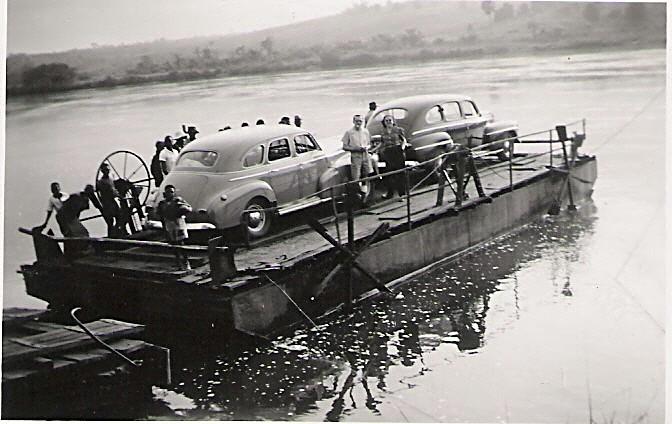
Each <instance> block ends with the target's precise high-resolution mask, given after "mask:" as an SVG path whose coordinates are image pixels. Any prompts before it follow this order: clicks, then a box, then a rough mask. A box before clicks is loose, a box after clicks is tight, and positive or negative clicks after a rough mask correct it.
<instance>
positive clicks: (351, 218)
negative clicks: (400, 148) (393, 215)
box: [345, 182, 359, 310]
mask: <svg viewBox="0 0 672 424" xmlns="http://www.w3.org/2000/svg"><path fill="white" fill-rule="evenodd" d="M345 190H346V199H345V208H346V213H347V217H348V249H350V251H353V252H354V250H355V215H354V211H353V208H354V203H355V197H356V196H357V191H359V184H358V183H353V182H349V183H347V184H346V186H345ZM352 283H353V275H352V268H350V269H349V270H348V297H347V299H346V307H347V309H348V310H351V309H352V298H353V288H352Z"/></svg>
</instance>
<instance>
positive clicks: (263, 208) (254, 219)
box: [243, 197, 272, 238]
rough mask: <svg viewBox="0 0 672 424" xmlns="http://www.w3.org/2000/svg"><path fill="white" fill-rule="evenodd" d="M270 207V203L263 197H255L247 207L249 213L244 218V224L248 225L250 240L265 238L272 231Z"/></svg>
mask: <svg viewBox="0 0 672 424" xmlns="http://www.w3.org/2000/svg"><path fill="white" fill-rule="evenodd" d="M270 206H271V205H270V203H269V202H268V201H267V200H266V199H264V198H262V197H255V198H254V199H252V200H250V201H249V202H248V203H247V206H245V210H246V211H248V212H247V213H246V214H245V215H246V216H245V215H244V216H243V222H245V223H246V229H247V234H248V235H249V237H250V238H259V237H263V236H265V235H266V234H268V232H269V231H270V229H271V221H272V213H271V211H269V210H268V209H269V208H270Z"/></svg>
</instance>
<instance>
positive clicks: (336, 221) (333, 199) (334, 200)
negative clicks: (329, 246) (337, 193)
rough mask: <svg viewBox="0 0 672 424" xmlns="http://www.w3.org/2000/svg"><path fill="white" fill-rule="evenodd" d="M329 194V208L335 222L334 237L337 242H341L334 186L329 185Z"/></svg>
mask: <svg viewBox="0 0 672 424" xmlns="http://www.w3.org/2000/svg"><path fill="white" fill-rule="evenodd" d="M329 195H330V196H331V209H332V212H333V213H334V218H335V224H336V238H337V239H338V242H339V243H343V240H341V226H340V225H339V221H338V209H337V208H336V198H335V197H334V188H333V187H331V189H330V190H329Z"/></svg>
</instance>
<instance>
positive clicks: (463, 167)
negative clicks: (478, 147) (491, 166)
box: [452, 150, 485, 206]
mask: <svg viewBox="0 0 672 424" xmlns="http://www.w3.org/2000/svg"><path fill="white" fill-rule="evenodd" d="M452 168H453V172H454V173H455V180H456V182H457V195H456V196H455V197H456V198H455V205H456V206H460V205H461V204H462V200H464V189H465V175H469V176H471V177H472V178H473V179H474V185H475V186H476V191H477V192H478V195H479V196H480V197H485V192H484V191H483V185H482V184H481V178H480V177H479V176H478V170H477V169H476V164H475V163H474V158H473V157H472V156H471V153H470V152H468V151H466V150H465V151H460V152H459V153H458V155H457V160H456V161H455V162H454V163H453V164H452Z"/></svg>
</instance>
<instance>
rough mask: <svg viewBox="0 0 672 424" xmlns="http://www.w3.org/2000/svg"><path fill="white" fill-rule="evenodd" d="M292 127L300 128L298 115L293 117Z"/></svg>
mask: <svg viewBox="0 0 672 424" xmlns="http://www.w3.org/2000/svg"><path fill="white" fill-rule="evenodd" d="M294 125H296V126H297V127H300V126H301V117H300V116H299V115H294Z"/></svg>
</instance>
